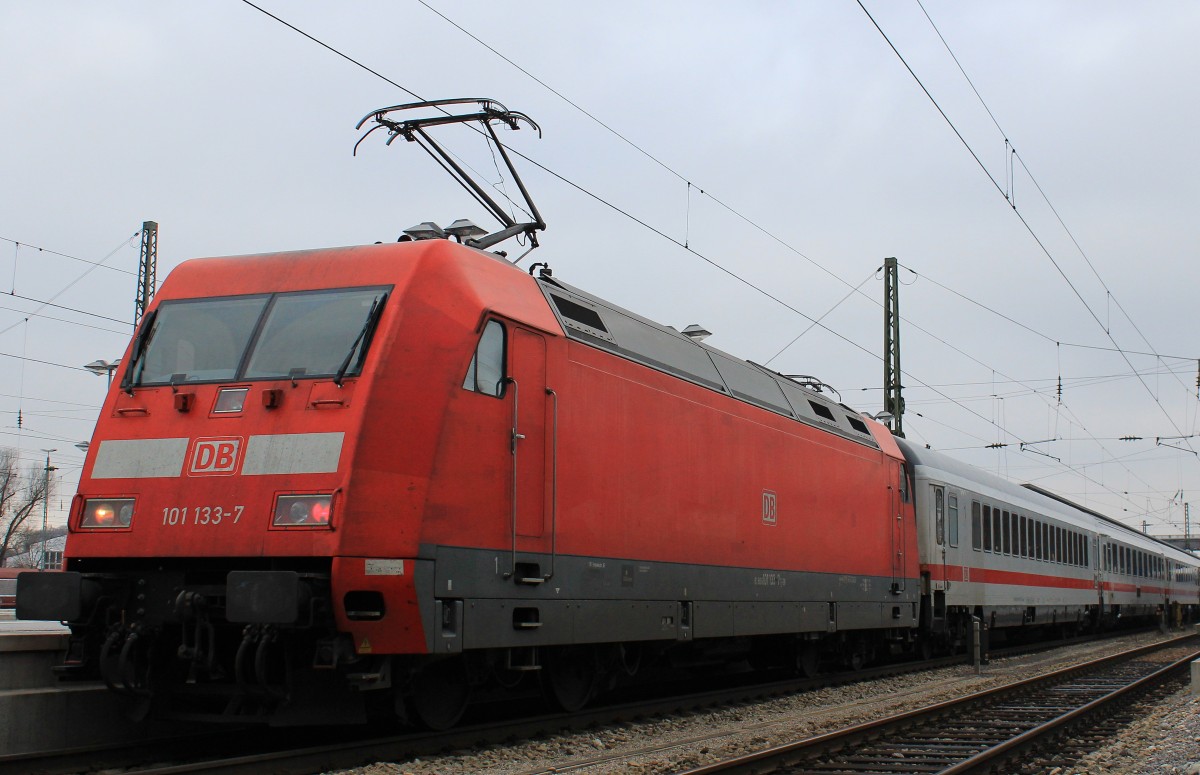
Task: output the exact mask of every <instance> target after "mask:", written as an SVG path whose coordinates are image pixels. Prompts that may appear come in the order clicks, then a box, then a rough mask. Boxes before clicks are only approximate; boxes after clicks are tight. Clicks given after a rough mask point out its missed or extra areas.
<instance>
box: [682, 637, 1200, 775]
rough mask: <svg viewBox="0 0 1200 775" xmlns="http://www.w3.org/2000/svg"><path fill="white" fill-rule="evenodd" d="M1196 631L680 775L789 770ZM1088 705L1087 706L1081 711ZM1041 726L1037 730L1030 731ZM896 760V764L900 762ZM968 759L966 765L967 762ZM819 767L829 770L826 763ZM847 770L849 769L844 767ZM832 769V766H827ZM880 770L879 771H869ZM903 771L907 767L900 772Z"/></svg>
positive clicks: (1021, 740)
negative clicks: (815, 758) (825, 754)
mask: <svg viewBox="0 0 1200 775" xmlns="http://www.w3.org/2000/svg"><path fill="white" fill-rule="evenodd" d="M1196 638H1197V635H1194V634H1190V635H1187V636H1184V637H1182V638H1175V639H1173V640H1169V641H1162V642H1159V643H1154V644H1151V645H1149V646H1143V647H1140V648H1137V649H1132V650H1130V651H1125V652H1121V653H1119V654H1113V655H1110V656H1107V657H1102V658H1100V659H1096V660H1092V661H1090V662H1085V663H1082V664H1079V665H1073V666H1071V667H1067V668H1063V669H1061V670H1055V671H1053V672H1050V673H1046V674H1044V675H1040V676H1036V677H1034V678H1027V679H1024V680H1021V681H1017V682H1015V683H1011V684H1005V685H1003V686H998V687H994V688H992V689H987V690H984V691H982V692H977V693H975V694H971V695H967V696H965V697H960V698H957V699H953V700H947V701H944V702H939V703H936V704H933V705H930V706H927V707H925V708H918V709H916V710H911V711H906V712H904V713H900V714H897V715H894V716H888V717H885V718H880V719H875V720H873V721H868V722H865V723H862V724H857V725H854V726H852V727H846V728H843V729H839V730H834V731H832V732H827V733H824V734H821V735H817V736H814V737H809V738H805V739H803V740H797V741H795V742H792V743H787V744H784V745H780V746H773V747H771V748H767V749H764V750H761V751H756V752H754V753H751V754H746V755H743V756H738V757H735V758H731V759H726V760H724V761H720V762H715V763H712V764H708V765H704V766H701V767H696V768H693V769H690V770H686V771H685V772H683V773H680V775H713V774H714V773H767V772H776V771H779V772H786V771H791V770H790V768H797V767H801V765H802V762H806V761H809V760H811V759H812V758H813V757H815V756H816V755H817V754H818V753H820V752H825V751H831V750H837V749H842V748H848V747H849V746H852V745H855V744H857V743H860V742H863V741H867V740H878V739H882V738H884V736H885V735H887V734H888V733H890V732H893V731H898V730H901V729H905V728H910V727H913V726H916V725H918V724H920V723H922V722H930V721H933V720H936V719H938V718H941V717H944V716H946V715H948V714H950V713H952V712H954V711H962V710H964V709H966V708H968V707H975V706H983V705H986V703H988V702H989V701H993V700H996V699H999V698H1002V697H1005V696H1008V695H1012V694H1017V693H1019V692H1021V691H1023V690H1026V689H1030V688H1033V687H1035V686H1036V685H1038V684H1049V683H1052V682H1055V681H1061V680H1063V679H1067V678H1070V677H1071V676H1073V675H1075V674H1079V673H1085V672H1088V671H1095V670H1097V669H1099V668H1103V667H1105V666H1107V665H1111V664H1114V663H1119V662H1131V661H1133V660H1135V659H1137V658H1139V657H1141V656H1145V655H1147V654H1151V653H1154V652H1156V651H1162V650H1165V649H1168V648H1178V647H1180V646H1182V645H1184V644H1185V643H1187V642H1189V641H1194V640H1195V639H1196ZM1197 657H1200V651H1197V652H1194V653H1192V654H1191V655H1189V656H1188V657H1185V658H1184V659H1182V660H1178V661H1176V662H1173V663H1171V664H1170V665H1169V666H1168V667H1166V668H1162V669H1160V670H1156V671H1155V672H1154V673H1153V674H1151V675H1148V676H1143V677H1141V678H1139V679H1138V680H1137V681H1136V682H1133V683H1130V684H1128V685H1126V686H1124V687H1121V688H1120V689H1116V690H1113V691H1112V692H1109V693H1106V694H1105V695H1104V696H1103V697H1100V698H1097V699H1095V700H1091V701H1089V702H1088V703H1086V704H1085V705H1083V706H1080V707H1079V708H1075V709H1072V710H1071V711H1069V712H1067V713H1065V714H1063V715H1062V716H1059V717H1055V718H1054V719H1052V720H1050V721H1048V722H1046V723H1044V724H1041V725H1039V726H1038V727H1035V728H1033V729H1028V730H1026V731H1025V732H1022V733H1021V734H1020V735H1018V736H1014V737H1013V738H1010V739H1008V740H1005V741H1003V742H1001V743H999V744H997V745H995V746H989V747H988V748H987V749H985V750H983V751H980V752H978V753H975V754H972V755H970V757H969V758H968V759H964V760H963V761H961V762H959V763H956V764H954V765H952V766H951V767H950V768H948V769H942V770H938V771H937V773H938V775H964V774H965V773H969V772H975V771H979V770H981V769H986V768H987V767H990V766H994V765H995V762H996V759H997V758H1000V757H1003V756H1005V755H1007V754H1009V752H1011V751H1012V750H1014V749H1016V748H1019V747H1022V746H1026V745H1029V744H1031V743H1032V742H1033V741H1035V740H1036V739H1038V738H1040V737H1042V736H1043V735H1045V734H1047V733H1050V732H1052V731H1054V730H1057V729H1058V728H1060V727H1061V726H1062V725H1064V724H1067V723H1069V722H1070V721H1073V720H1076V719H1078V718H1079V717H1081V716H1082V715H1084V714H1085V713H1091V712H1094V711H1096V710H1098V709H1099V708H1101V707H1103V706H1104V705H1105V704H1106V701H1109V700H1112V699H1114V698H1116V697H1123V696H1126V695H1127V694H1128V693H1130V692H1133V691H1136V690H1137V689H1138V688H1143V687H1145V686H1146V685H1148V683H1149V682H1151V681H1152V679H1153V678H1154V677H1155V676H1157V677H1158V680H1161V676H1162V675H1164V674H1167V673H1170V672H1171V671H1172V670H1178V669H1180V668H1181V666H1185V665H1187V664H1188V663H1189V662H1190V661H1192V660H1194V659H1196V658H1197ZM1085 709H1087V710H1085ZM1039 729H1040V730H1041V731H1040V732H1039V733H1038V734H1034V733H1035V732H1038V730H1039ZM898 763H899V762H898ZM968 763H970V766H967V765H968ZM823 769H829V768H828V767H825V768H823ZM849 770H850V768H849V767H847V771H849ZM795 771H797V772H801V771H804V770H802V769H797V770H795ZM831 771H832V770H831ZM873 771H875V772H879V771H881V770H873ZM901 771H907V770H901Z"/></svg>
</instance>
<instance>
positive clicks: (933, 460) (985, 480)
mask: <svg viewBox="0 0 1200 775" xmlns="http://www.w3.org/2000/svg"><path fill="white" fill-rule="evenodd" d="M896 443H897V444H898V445H899V446H900V449H901V450H902V451H903V452H904V457H905V459H906V460H908V461H909V462H910V463H911V464H914V465H919V466H927V467H929V468H936V469H938V470H940V471H944V472H946V473H948V474H953V475H955V476H957V477H960V478H963V479H966V480H968V481H971V482H975V483H977V484H979V485H983V486H985V487H987V488H989V489H992V490H997V491H999V492H1001V493H1002V494H1003V495H1005V496H1007V497H1009V498H1011V499H1013V500H1014V501H1024V502H1026V503H1034V504H1037V505H1038V506H1040V507H1041V508H1042V509H1043V510H1044V512H1045V514H1046V516H1050V515H1059V516H1067V517H1068V518H1072V517H1073V518H1075V519H1077V520H1079V519H1085V515H1086V518H1090V519H1093V520H1100V521H1101V522H1103V523H1104V525H1105V526H1107V527H1108V528H1110V530H1111V533H1112V535H1113V537H1114V538H1116V537H1120V538H1122V539H1124V540H1126V541H1136V542H1139V543H1143V542H1144V543H1152V544H1155V545H1157V546H1159V547H1161V548H1162V549H1165V550H1167V552H1168V553H1169V554H1171V555H1172V556H1174V557H1175V559H1180V558H1181V557H1187V558H1189V559H1191V560H1192V561H1193V562H1194V561H1195V559H1196V558H1195V557H1193V556H1192V555H1190V554H1188V553H1187V552H1184V551H1183V550H1181V549H1179V547H1177V546H1173V545H1172V544H1169V543H1167V542H1166V541H1160V540H1159V539H1157V538H1155V537H1154V536H1151V535H1147V534H1146V533H1142V532H1139V531H1137V530H1134V529H1133V528H1131V527H1129V526H1128V525H1126V524H1124V523H1123V522H1119V521H1117V520H1115V519H1113V518H1112V517H1107V516H1105V515H1103V514H1101V513H1100V512H1098V511H1095V510H1093V509H1089V508H1087V507H1086V506H1081V505H1080V504H1078V503H1075V502H1073V501H1071V500H1068V499H1067V498H1064V497H1062V496H1061V495H1057V494H1055V493H1053V492H1050V491H1049V490H1046V489H1043V488H1041V487H1038V486H1037V485H1031V484H1016V483H1014V482H1010V481H1009V480H1007V479H1003V478H1001V477H999V476H996V475H995V474H991V473H988V472H987V471H984V470H983V469H981V468H976V467H975V466H972V465H969V464H967V463H964V462H962V461H961V460H957V459H955V458H952V457H950V456H949V455H946V454H943V453H941V452H935V451H933V450H931V449H927V448H925V447H921V446H918V445H916V444H913V443H912V442H910V441H907V440H906V439H897V440H896Z"/></svg>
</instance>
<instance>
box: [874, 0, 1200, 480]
mask: <svg viewBox="0 0 1200 775" xmlns="http://www.w3.org/2000/svg"><path fill="white" fill-rule="evenodd" d="M856 2H857V3H858V6H859V8H861V9H862V12H863V13H864V14H866V16H867V18H868V19H869V20H870V21H871V24H872V25H874V27H875V29H876V30H877V31H878V32H879V34H880V35H881V36H882V37H883V39H884V41H885V42H886V43H887V44H888V46H889V47H890V48H891V49H892V52H893V53H894V54H895V55H896V57H897V58H898V59H899V60H900V62H901V64H903V65H904V68H905V69H906V70H907V71H908V73H909V75H911V76H912V78H913V80H914V81H916V83H917V85H918V86H919V87H920V88H921V91H922V92H924V93H925V96H926V97H927V98H928V99H929V101H930V102H931V103H932V104H933V106H934V108H935V109H936V110H937V112H938V113H939V114H940V115H941V116H942V118H943V119H944V120H945V122H946V124H947V125H948V126H949V127H950V129H951V131H953V132H954V134H955V136H956V137H958V139H959V141H960V142H961V143H962V145H963V147H964V148H966V149H967V152H968V153H970V155H971V157H972V158H973V159H974V160H975V162H976V164H977V165H978V166H979V168H980V169H981V170H982V171H983V173H984V175H986V176H987V178H988V180H990V181H991V182H992V185H993V186H994V187H995V188H996V190H997V191H999V192H1000V193H1001V195H1003V196H1004V197H1005V200H1006V201H1008V202H1009V205H1010V206H1011V209H1012V211H1013V213H1014V214H1015V215H1016V216H1017V219H1018V220H1019V221H1020V222H1021V224H1022V225H1023V226H1024V227H1025V230H1026V231H1027V232H1028V233H1029V235H1030V237H1032V238H1033V241H1034V242H1035V243H1036V244H1037V246H1038V248H1039V249H1040V250H1041V251H1042V253H1043V254H1044V255H1045V256H1046V258H1047V259H1049V260H1050V263H1051V264H1052V265H1053V266H1054V269H1055V270H1056V271H1057V272H1058V273H1059V275H1060V276H1061V277H1062V279H1063V281H1064V282H1066V284H1067V287H1069V288H1070V289H1071V292H1072V293H1073V294H1074V295H1075V297H1076V298H1077V299H1078V300H1079V302H1080V303H1081V304H1082V305H1083V307H1084V309H1085V310H1087V312H1088V314H1089V315H1090V316H1091V317H1092V319H1093V320H1094V321H1095V322H1096V324H1097V325H1098V326H1099V327H1100V329H1101V330H1102V331H1104V334H1105V336H1106V337H1108V339H1109V341H1111V342H1112V344H1113V346H1114V347H1118V348H1119V345H1118V343H1117V341H1116V338H1115V337H1114V336H1113V335H1112V331H1111V330H1110V329H1109V327H1108V326H1106V325H1105V324H1104V322H1103V321H1101V320H1100V317H1099V315H1097V314H1096V311H1095V310H1094V309H1092V306H1091V304H1089V303H1088V301H1087V299H1085V298H1084V297H1083V294H1082V293H1081V292H1080V290H1079V288H1078V287H1076V285H1075V283H1074V282H1073V281H1072V280H1071V278H1070V277H1069V276H1067V273H1066V271H1065V270H1064V269H1063V268H1062V266H1061V265H1060V264H1059V262H1058V260H1057V259H1056V258H1055V257H1054V255H1053V253H1051V252H1050V249H1049V248H1047V247H1046V244H1045V242H1044V241H1043V240H1042V238H1041V237H1040V236H1039V235H1038V234H1037V232H1036V231H1035V230H1034V229H1033V226H1032V225H1030V223H1029V221H1028V220H1027V219H1026V218H1025V216H1024V215H1023V214H1022V213H1021V211H1020V210H1019V209H1018V208H1017V206H1016V203H1015V201H1014V200H1013V199H1012V197H1011V196H1010V195H1009V193H1007V192H1005V191H1004V189H1003V188H1001V187H1000V184H999V183H997V181H996V178H995V177H994V176H993V175H992V173H991V171H990V170H988V168H987V165H985V164H984V163H983V161H982V160H981V159H980V158H979V155H978V154H977V153H976V152H975V149H974V148H972V147H971V144H970V143H968V142H967V140H966V138H964V137H963V135H962V133H961V132H960V131H959V130H958V127H957V126H955V124H954V122H953V121H952V120H951V119H950V117H949V116H948V115H947V114H946V112H945V111H944V110H943V109H942V107H941V105H939V104H938V101H937V100H936V99H935V98H934V96H933V94H931V93H930V91H929V89H928V88H926V86H925V84H924V82H923V81H922V80H921V78H920V77H919V76H918V75H917V74H916V72H915V71H914V70H913V69H912V67H911V66H910V65H909V64H908V60H906V59H905V57H904V55H903V54H901V53H900V50H899V49H898V48H896V45H895V44H894V43H893V42H892V40H891V38H890V37H888V34H887V33H886V32H884V31H883V28H882V27H881V26H880V25H879V23H878V22H877V21H876V20H875V17H874V16H872V15H871V12H870V11H868V10H867V7H866V6H865V5H863V2H862V0H856ZM922 10H924V9H923V8H922ZM926 17H927V18H928V14H926ZM939 37H940V33H939ZM943 42H945V41H944V39H943ZM955 61H957V59H956V60H955ZM976 94H978V92H976ZM988 112H989V114H990V113H991V111H990V110H989V111H988ZM997 126H999V124H998V123H997ZM1001 134H1003V130H1001ZM1005 139H1006V141H1007V139H1008V138H1007V137H1006V138H1005ZM1014 153H1015V149H1014ZM1022 166H1024V164H1023V163H1022ZM1031 177H1032V176H1031ZM1039 190H1040V187H1039ZM1053 209H1054V208H1053V206H1051V210H1053ZM1061 222H1062V221H1061V218H1060V223H1061ZM1063 227H1064V228H1066V224H1065V223H1064V224H1063ZM1068 233H1070V232H1069V230H1068ZM1072 240H1074V236H1073V235H1072ZM1075 244H1076V246H1077V247H1078V242H1076V243H1075ZM1080 250H1081V252H1082V248H1080ZM1084 255H1085V260H1087V263H1088V265H1089V266H1091V267H1092V271H1093V272H1095V267H1094V266H1092V264H1091V261H1090V259H1087V258H1086V254H1084ZM1097 277H1099V275H1098V274H1097ZM1101 284H1103V280H1101ZM1104 287H1105V290H1106V291H1107V290H1108V287H1107V285H1105V286H1104ZM1110 295H1111V292H1110ZM1131 322H1132V321H1131ZM1135 329H1136V326H1135ZM1151 349H1153V346H1151ZM1118 352H1119V353H1120V354H1121V357H1123V358H1125V360H1126V362H1127V363H1128V365H1129V368H1130V369H1131V370H1133V368H1134V367H1133V364H1132V363H1131V362H1129V359H1128V357H1127V356H1126V355H1125V354H1124V352H1123V351H1121V350H1119V349H1118ZM1142 386H1143V388H1144V389H1145V391H1146V393H1147V394H1149V395H1150V398H1151V399H1152V400H1153V401H1154V403H1155V405H1156V406H1157V407H1158V408H1159V410H1160V411H1161V412H1162V413H1163V415H1164V416H1165V417H1166V418H1167V421H1168V422H1170V423H1171V425H1172V427H1173V428H1175V429H1176V430H1177V431H1181V429H1180V428H1179V426H1178V425H1177V424H1176V423H1175V419H1174V418H1173V417H1171V415H1170V412H1168V411H1167V410H1166V407H1165V406H1163V405H1162V401H1160V400H1159V398H1158V396H1156V395H1155V394H1154V391H1153V390H1151V389H1150V386H1149V385H1148V384H1147V383H1146V382H1145V381H1144V380H1143V381H1142ZM1190 446H1191V445H1190V444H1189V447H1190ZM1198 457H1200V456H1198Z"/></svg>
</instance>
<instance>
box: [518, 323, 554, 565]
mask: <svg viewBox="0 0 1200 775" xmlns="http://www.w3.org/2000/svg"><path fill="white" fill-rule="evenodd" d="M510 364H511V367H510V368H511V373H510V375H509V378H508V391H509V401H511V402H512V443H511V445H510V449H511V452H512V489H511V492H512V529H513V545H514V547H517V545H518V539H519V538H526V539H531V538H541V537H542V534H543V532H544V531H545V513H546V460H547V458H546V454H547V448H548V446H549V445H548V444H547V423H546V403H547V401H546V398H547V392H546V340H545V338H544V337H542V336H541V335H540V334H536V333H533V332H532V331H528V330H525V329H522V328H517V327H516V326H514V327H513V332H512V341H511V359H510ZM531 543H532V544H534V545H533V546H530V545H529V544H531ZM521 544H522V545H523V546H524V547H525V548H526V549H536V548H540V547H539V546H538V544H540V542H537V541H533V542H530V541H524V542H521Z"/></svg>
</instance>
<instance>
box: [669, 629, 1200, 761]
mask: <svg viewBox="0 0 1200 775" xmlns="http://www.w3.org/2000/svg"><path fill="white" fill-rule="evenodd" d="M1197 657H1200V647H1198V645H1197V642H1196V640H1195V639H1194V638H1193V639H1189V643H1188V644H1187V645H1182V644H1180V643H1178V642H1168V643H1165V644H1162V643H1160V644H1154V645H1152V646H1147V647H1144V648H1140V649H1135V650H1133V651H1129V652H1125V653H1122V654H1117V655H1114V656H1111V657H1105V658H1103V659H1098V660H1094V661H1091V662H1087V663H1084V664H1082V665H1077V666H1074V667H1070V668H1066V669H1063V670H1057V671H1054V672H1052V673H1049V674H1046V675H1043V676H1038V677H1036V678H1031V679H1027V680H1024V681H1019V682H1017V683H1014V684H1010V685H1007V686H1002V687H998V688H995V689H990V690H988V691H984V692H979V693H977V694H973V695H969V696H967V697H963V698H960V699H957V700H952V701H949V702H943V703H938V704H936V705H932V706H929V707H927V708H923V709H919V710H915V711H910V712H907V713H903V714H900V715H897V716H892V717H889V718H884V719H879V720H876V721H872V722H868V723H865V724H859V725H856V726H852V727H847V728H845V729H841V730H838V731H835V732H831V733H828V734H824V735H820V736H817V737H813V738H809V739H805V740H799V741H797V742H794V743H791V744H787V745H781V746H776V747H773V748H770V749H767V750H764V751H759V752H756V753H753V754H749V755H745V756H739V757H737V758H732V759H727V760H725V761H721V762H717V763H715V764H711V765H706V766H704V767H699V768H695V769H692V770H689V771H687V772H686V773H684V775H712V774H714V773H726V774H728V775H733V774H737V775H743V774H746V773H755V774H756V775H761V774H762V773H780V774H781V775H782V774H784V773H786V774H787V775H801V774H802V773H803V774H811V773H820V775H859V774H860V773H871V774H872V775H891V774H893V773H895V774H897V775H899V774H903V773H914V772H922V773H936V774H937V775H967V773H986V772H1017V771H1025V770H1023V769H1022V764H1021V762H1022V760H1023V759H1026V758H1034V759H1036V758H1039V757H1041V755H1042V754H1041V753H1040V750H1041V749H1044V748H1046V747H1047V746H1048V745H1050V744H1052V743H1053V741H1054V740H1055V739H1057V738H1058V737H1060V736H1062V735H1065V734H1067V733H1068V732H1069V731H1070V729H1071V728H1072V726H1073V725H1077V724H1079V723H1081V722H1084V721H1087V722H1088V723H1092V719H1095V718H1096V717H1097V716H1100V717H1103V716H1108V715H1111V714H1114V713H1120V708H1121V707H1122V706H1123V705H1127V704H1129V703H1131V702H1134V701H1136V700H1138V699H1140V698H1141V697H1143V696H1144V695H1145V694H1146V693H1147V692H1150V691H1153V690H1155V688H1157V687H1164V686H1168V684H1167V682H1168V681H1170V680H1171V679H1172V678H1177V679H1178V678H1180V677H1181V676H1182V674H1183V673H1184V672H1185V671H1186V670H1187V667H1188V665H1189V664H1190V662H1191V661H1192V660H1194V659H1196V658H1197ZM1088 739H1089V737H1088V736H1086V735H1085V736H1083V737H1082V738H1081V739H1080V740H1078V741H1077V742H1076V743H1075V747H1076V748H1077V750H1076V751H1074V753H1076V754H1078V755H1079V756H1082V755H1083V754H1084V753H1086V752H1087V751H1086V750H1085V746H1086V745H1087V740H1088ZM1059 755H1060V756H1061V755H1062V752H1061V751H1060V752H1059ZM1034 771H1036V770H1034Z"/></svg>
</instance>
